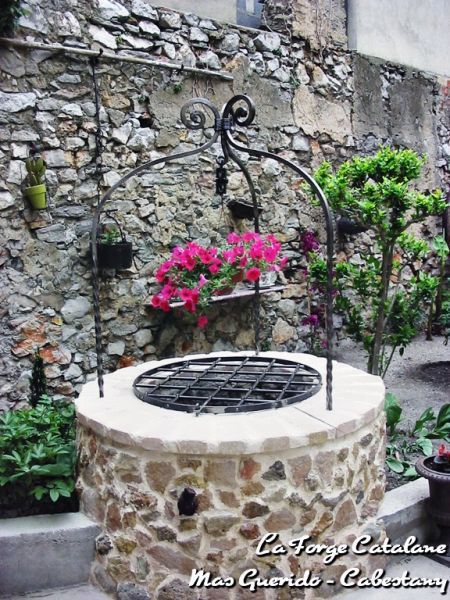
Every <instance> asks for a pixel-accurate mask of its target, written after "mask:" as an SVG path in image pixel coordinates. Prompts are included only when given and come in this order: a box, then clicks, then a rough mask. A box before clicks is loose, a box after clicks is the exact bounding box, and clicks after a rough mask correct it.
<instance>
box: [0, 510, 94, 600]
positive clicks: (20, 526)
mask: <svg viewBox="0 0 450 600" xmlns="http://www.w3.org/2000/svg"><path fill="white" fill-rule="evenodd" d="M98 533H99V528H98V527H97V525H95V523H93V522H92V521H91V520H90V519H88V518H87V517H85V516H84V515H83V514H81V513H65V514H61V515H39V516H33V517H21V518H18V519H4V520H3V521H2V522H1V527H0V597H3V598H11V597H13V596H14V595H20V594H25V593H27V592H34V591H36V590H47V589H51V588H63V587H68V586H74V585H79V584H85V583H87V581H88V579H89V574H90V569H91V563H92V560H93V558H94V547H95V537H96V535H98ZM38 597H39V596H38ZM44 597H46V596H44Z"/></svg>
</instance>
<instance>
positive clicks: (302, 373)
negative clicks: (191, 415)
mask: <svg viewBox="0 0 450 600" xmlns="http://www.w3.org/2000/svg"><path fill="white" fill-rule="evenodd" d="M321 385H322V378H321V376H320V373H318V372H317V371H316V370H315V369H313V368H311V367H309V366H307V365H304V364H301V363H297V362H294V361H290V360H286V359H279V358H268V357H264V356H238V357H236V356H221V357H217V356H215V357H210V358H195V359H192V360H182V361H174V362H172V363H168V364H165V365H160V366H158V367H155V368H154V369H150V370H149V371H145V373H142V375H140V376H139V377H138V378H137V379H136V380H135V381H134V384H133V389H134V393H135V394H136V396H137V397H138V398H140V399H141V400H143V401H144V402H148V403H149V404H154V405H156V406H160V407H162V408H168V409H171V410H181V411H185V412H195V413H197V414H200V413H202V412H203V413H233V412H248V411H254V410H265V409H268V408H279V407H281V406H287V405H288V404H293V403H294V402H301V401H302V400H305V399H306V398H309V397H310V396H312V395H314V394H315V393H316V392H317V391H318V390H319V389H320V387H321Z"/></svg>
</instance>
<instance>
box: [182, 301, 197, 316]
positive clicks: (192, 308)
mask: <svg viewBox="0 0 450 600" xmlns="http://www.w3.org/2000/svg"><path fill="white" fill-rule="evenodd" d="M184 308H185V309H186V310H187V311H188V312H190V313H195V311H196V310H197V305H196V303H195V302H193V301H192V300H186V302H185V303H184Z"/></svg>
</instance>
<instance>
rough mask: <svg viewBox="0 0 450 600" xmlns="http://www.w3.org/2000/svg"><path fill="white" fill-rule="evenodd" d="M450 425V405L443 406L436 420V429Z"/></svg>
mask: <svg viewBox="0 0 450 600" xmlns="http://www.w3.org/2000/svg"><path fill="white" fill-rule="evenodd" d="M448 423H450V404H444V405H443V406H442V407H441V410H440V411H439V414H438V416H437V419H436V427H442V426H443V425H447V424H448Z"/></svg>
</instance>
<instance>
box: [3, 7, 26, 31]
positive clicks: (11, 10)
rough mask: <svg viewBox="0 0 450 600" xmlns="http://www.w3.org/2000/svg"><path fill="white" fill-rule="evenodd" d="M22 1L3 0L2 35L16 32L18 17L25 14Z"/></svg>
mask: <svg viewBox="0 0 450 600" xmlns="http://www.w3.org/2000/svg"><path fill="white" fill-rule="evenodd" d="M20 2H21V0H3V6H2V9H1V11H0V36H8V35H12V34H13V33H14V28H15V26H16V23H17V21H18V19H19V18H20V17H21V16H22V15H23V14H25V11H24V9H23V8H22V7H21V6H20Z"/></svg>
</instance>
